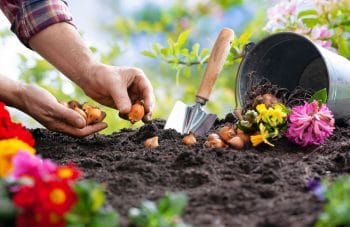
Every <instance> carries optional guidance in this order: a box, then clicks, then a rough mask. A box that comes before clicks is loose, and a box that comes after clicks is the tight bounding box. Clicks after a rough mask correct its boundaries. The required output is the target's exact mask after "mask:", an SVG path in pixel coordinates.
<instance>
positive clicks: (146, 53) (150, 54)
mask: <svg viewBox="0 0 350 227" xmlns="http://www.w3.org/2000/svg"><path fill="white" fill-rule="evenodd" d="M141 53H142V55H144V56H147V57H150V58H157V55H156V54H155V53H153V52H152V51H148V50H144V51H142V52H141Z"/></svg>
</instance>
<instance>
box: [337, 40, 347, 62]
mask: <svg viewBox="0 0 350 227" xmlns="http://www.w3.org/2000/svg"><path fill="white" fill-rule="evenodd" d="M338 45H339V54H341V55H343V56H345V57H347V58H349V57H350V45H349V41H348V40H346V39H345V38H344V37H340V38H339V41H338Z"/></svg>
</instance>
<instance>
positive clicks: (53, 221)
mask: <svg viewBox="0 0 350 227" xmlns="http://www.w3.org/2000/svg"><path fill="white" fill-rule="evenodd" d="M43 226H49V227H65V226H66V223H65V220H64V217H63V216H62V215H59V214H57V213H55V212H46V211H39V210H37V211H32V210H31V211H26V212H23V213H20V214H19V215H17V217H16V227H43Z"/></svg>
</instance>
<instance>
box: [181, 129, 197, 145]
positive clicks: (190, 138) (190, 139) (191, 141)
mask: <svg viewBox="0 0 350 227" xmlns="http://www.w3.org/2000/svg"><path fill="white" fill-rule="evenodd" d="M182 142H183V143H184V144H186V145H194V144H196V143H197V140H196V137H195V136H194V135H193V133H192V132H191V133H190V134H188V135H187V136H185V137H184V138H183V139H182Z"/></svg>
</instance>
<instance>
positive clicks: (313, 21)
mask: <svg viewBox="0 0 350 227" xmlns="http://www.w3.org/2000/svg"><path fill="white" fill-rule="evenodd" d="M302 21H303V23H304V24H305V25H306V26H307V27H309V28H313V27H315V25H316V24H317V23H318V20H317V19H316V18H303V19H302Z"/></svg>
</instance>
